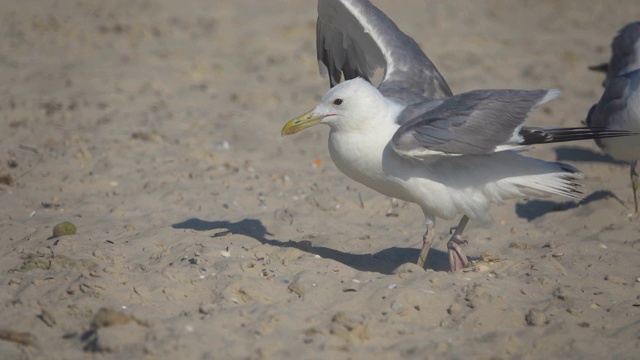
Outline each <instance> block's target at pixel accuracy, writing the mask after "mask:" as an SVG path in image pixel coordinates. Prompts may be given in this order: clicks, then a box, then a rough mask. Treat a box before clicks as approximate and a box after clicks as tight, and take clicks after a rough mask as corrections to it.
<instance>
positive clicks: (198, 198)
mask: <svg viewBox="0 0 640 360" xmlns="http://www.w3.org/2000/svg"><path fill="white" fill-rule="evenodd" d="M374 3H375V4H376V5H377V6H379V7H380V8H381V9H382V10H383V11H384V12H385V13H387V14H388V15H389V17H391V18H392V19H393V20H394V21H395V22H396V23H397V24H398V25H399V27H400V28H401V29H402V30H403V31H405V32H406V33H407V34H409V35H410V36H412V37H413V38H414V39H415V40H416V41H417V42H418V43H419V44H420V46H421V47H422V49H423V50H424V51H425V53H426V54H427V55H428V56H429V57H430V59H431V60H432V61H433V62H434V63H435V65H436V66H437V67H438V69H439V70H440V72H441V73H442V75H443V76H444V78H445V79H446V80H447V82H448V84H449V86H450V87H451V89H452V90H453V92H454V93H461V92H465V91H469V90H473V89H482V88H500V89H504V88H513V89H541V88H542V89H546V88H558V89H560V90H562V94H561V96H560V97H559V98H558V99H556V100H554V101H552V102H550V103H548V104H545V105H544V106H542V107H541V108H540V109H538V110H537V111H536V112H534V113H533V114H532V115H531V117H530V119H529V120H528V122H527V124H528V125H531V126H567V127H572V126H581V122H582V121H583V120H584V118H585V117H586V114H587V111H588V110H589V108H590V107H591V105H592V104H594V103H595V102H597V101H598V99H599V97H600V95H601V94H602V91H603V88H602V81H603V75H602V74H599V73H595V72H592V71H589V70H588V66H590V65H596V64H600V63H602V62H606V61H608V60H609V55H610V47H609V46H610V44H611V40H612V38H613V36H614V35H615V34H616V32H617V31H618V30H619V29H620V28H621V27H622V26H623V25H625V24H626V23H628V22H630V21H637V20H639V19H640V6H638V4H637V1H614V2H604V1H596V0H589V1H579V2H572V1H550V2H538V1H529V0H519V1H509V2H505V1H498V0H483V1H448V2H441V1H418V0H405V1H402V2H397V1H374ZM316 16H317V13H316V2H315V1H294V0H269V1H263V0H234V1H230V0H216V1H202V0H187V1H169V0H158V1H123V0H115V1H87V2H72V1H58V2H54V1H33V2H25V1H17V0H10V1H6V2H5V3H4V4H3V11H2V12H1V14H0V18H1V21H0V24H1V25H0V29H1V30H0V134H2V137H1V140H0V289H2V291H0V304H1V305H2V306H1V307H0V358H2V359H329V358H331V359H399V358H402V359H512V358H516V359H546V358H570V359H633V358H637V357H638V356H639V355H638V354H640V218H639V217H638V215H637V214H634V213H633V198H632V191H631V186H630V181H629V167H628V165H627V164H625V163H621V162H617V161H615V160H613V159H611V158H610V157H608V156H606V155H604V154H603V153H602V152H601V151H600V150H599V149H598V148H597V146H596V145H595V143H593V142H592V141H582V142H573V143H564V144H560V145H548V146H538V147H535V148H533V149H531V150H529V151H528V155H530V156H535V157H539V158H541V159H545V160H550V161H562V162H567V163H569V164H572V165H573V166H576V167H577V168H579V169H580V170H581V171H583V172H584V173H585V175H586V179H585V184H586V187H587V189H586V196H585V198H584V199H583V200H582V201H579V202H576V201H572V200H569V199H565V198H560V197H557V198H556V197H552V198H546V199H534V198H527V199H522V200H519V201H509V202H506V203H504V204H499V205H495V206H493V207H492V209H491V214H492V217H493V221H492V222H491V223H489V224H478V223H473V222H472V223H470V225H469V226H468V227H467V229H466V230H465V238H466V239H467V240H468V241H469V244H468V245H465V250H466V251H467V254H469V255H470V256H472V257H474V258H479V259H480V260H479V261H478V262H476V263H475V265H474V266H472V267H471V268H469V269H465V271H462V272H458V273H449V272H447V271H446V270H447V265H448V264H447V254H446V245H445V244H446V241H447V239H448V237H449V236H450V235H449V233H448V230H449V228H451V227H453V226H455V225H456V224H457V219H456V220H454V221H442V220H439V221H438V223H437V227H436V230H437V231H438V235H437V237H436V241H435V243H434V248H433V249H432V250H431V252H430V254H429V258H428V260H427V261H428V263H427V269H426V270H423V269H421V268H419V267H418V266H417V265H415V261H416V260H417V257H418V253H419V250H420V246H421V245H422V234H423V233H424V225H423V220H424V217H423V214H422V211H421V210H420V208H419V207H418V206H417V205H414V204H410V203H405V202H403V201H397V200H394V199H391V198H389V197H385V196H383V195H380V194H378V193H376V192H374V191H372V190H369V189H367V188H366V187H364V186H362V185H360V184H358V183H356V182H354V181H353V180H351V179H349V178H347V177H346V176H345V175H343V174H342V173H340V171H339V170H337V169H336V167H335V166H334V165H333V163H332V161H331V159H330V157H329V153H328V151H327V134H328V129H327V128H326V127H316V128H313V129H309V130H307V131H304V132H302V133H300V134H297V135H296V136H292V137H286V138H283V137H281V136H280V130H281V128H282V126H283V125H284V123H285V122H286V121H288V120H289V119H291V118H293V117H295V116H297V115H299V114H301V113H303V112H305V111H308V110H310V109H311V108H312V107H313V106H314V105H315V104H316V103H317V102H318V100H319V99H320V97H321V96H322V94H324V93H325V92H326V90H327V89H328V86H329V82H328V80H327V79H324V78H322V77H321V76H320V75H319V73H318V65H317V61H316V55H315V21H316ZM63 222H70V223H72V224H73V225H74V226H75V228H76V233H75V234H74V235H65V236H59V237H54V236H53V231H54V227H55V226H56V224H59V223H63Z"/></svg>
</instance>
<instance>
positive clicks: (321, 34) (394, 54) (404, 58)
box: [316, 0, 452, 102]
mask: <svg viewBox="0 0 640 360" xmlns="http://www.w3.org/2000/svg"><path fill="white" fill-rule="evenodd" d="M316 46H317V55H318V64H319V67H320V73H321V74H323V75H327V74H328V75H329V81H330V85H331V86H332V87H333V86H335V85H336V84H338V83H339V82H340V80H341V78H342V77H344V79H345V80H349V79H353V78H355V77H362V78H364V79H366V80H368V81H370V79H371V77H373V75H374V73H375V70H376V69H378V68H380V67H382V68H384V71H385V72H384V77H383V79H382V82H381V83H380V86H379V87H378V88H379V89H380V91H381V92H382V93H383V94H385V95H386V96H393V97H395V98H397V99H399V100H401V101H405V102H412V101H413V100H414V99H415V98H416V97H419V98H421V99H425V98H427V99H433V98H441V97H447V96H451V95H452V93H451V90H450V89H449V86H448V85H447V83H446V82H445V80H444V78H443V77H442V75H440V72H438V70H437V69H436V67H435V66H434V65H433V63H432V62H431V60H429V58H428V57H427V56H426V55H425V54H424V52H422V50H421V49H420V46H419V45H418V44H417V43H416V42H415V41H414V40H413V39H412V38H410V37H409V36H407V35H406V34H404V33H403V32H402V31H400V29H398V27H397V26H396V24H394V23H393V21H391V19H389V18H388V17H387V16H386V15H385V14H384V13H383V12H382V11H381V10H380V9H378V8H377V7H375V6H374V5H373V4H371V3H370V2H369V1H367V0H319V1H318V22H317V25H316ZM408 98H410V99H408Z"/></svg>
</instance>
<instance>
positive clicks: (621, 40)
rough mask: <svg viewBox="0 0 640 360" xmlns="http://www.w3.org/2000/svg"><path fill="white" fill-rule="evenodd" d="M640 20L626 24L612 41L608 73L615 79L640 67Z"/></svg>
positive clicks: (610, 77) (609, 77)
mask: <svg viewBox="0 0 640 360" xmlns="http://www.w3.org/2000/svg"><path fill="white" fill-rule="evenodd" d="M639 52H640V22H632V23H629V24H627V25H625V26H624V27H623V28H622V29H620V31H619V32H618V35H617V36H616V37H615V38H614V39H613V42H612V43H611V60H610V61H609V68H608V73H607V78H608V79H613V78H614V77H616V76H618V75H622V74H625V73H628V72H630V71H633V70H635V69H638V68H640V53H639Z"/></svg>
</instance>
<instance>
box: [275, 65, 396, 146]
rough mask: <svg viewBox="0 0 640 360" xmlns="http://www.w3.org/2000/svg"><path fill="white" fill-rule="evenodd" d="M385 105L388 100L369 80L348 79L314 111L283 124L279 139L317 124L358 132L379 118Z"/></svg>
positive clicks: (330, 93) (334, 89)
mask: <svg viewBox="0 0 640 360" xmlns="http://www.w3.org/2000/svg"><path fill="white" fill-rule="evenodd" d="M385 106H387V99H385V98H384V96H382V94H381V93H380V92H379V91H378V89H376V88H375V87H374V86H373V85H371V84H370V83H369V82H368V81H366V80H364V79H361V78H355V79H351V80H347V81H345V82H343V83H340V84H338V85H336V86H335V87H333V88H331V90H329V91H328V92H327V93H326V94H324V96H323V97H322V100H320V103H319V104H318V105H317V106H316V107H315V108H314V109H313V110H311V111H309V112H307V113H305V114H302V115H300V116H298V117H297V118H295V119H293V120H291V121H289V122H288V123H286V124H285V126H284V128H282V136H285V135H293V134H295V133H297V132H299V131H302V130H304V129H306V128H308V127H311V126H314V125H317V124H326V125H329V126H330V127H331V129H332V130H334V131H335V130H337V131H358V130H359V129H362V128H363V127H367V126H368V124H369V123H370V122H371V121H372V119H375V118H376V117H378V116H379V114H380V113H381V111H384V109H385Z"/></svg>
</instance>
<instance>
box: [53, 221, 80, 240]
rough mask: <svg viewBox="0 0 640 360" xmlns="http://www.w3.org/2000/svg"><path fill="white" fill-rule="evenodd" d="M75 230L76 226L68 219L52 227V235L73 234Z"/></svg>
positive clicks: (55, 236)
mask: <svg viewBox="0 0 640 360" xmlns="http://www.w3.org/2000/svg"><path fill="white" fill-rule="evenodd" d="M76 231H77V229H76V226H75V225H73V224H72V223H70V222H68V221H65V222H61V223H59V224H57V225H56V226H54V227H53V237H54V238H57V237H59V236H65V235H75V234H76Z"/></svg>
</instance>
